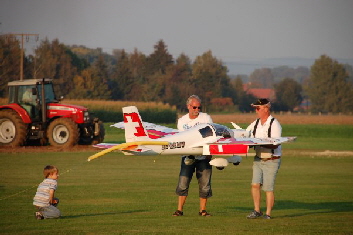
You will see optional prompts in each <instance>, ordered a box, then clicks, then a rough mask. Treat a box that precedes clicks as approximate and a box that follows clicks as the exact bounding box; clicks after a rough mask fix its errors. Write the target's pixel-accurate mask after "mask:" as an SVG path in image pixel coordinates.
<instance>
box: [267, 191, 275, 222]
mask: <svg viewBox="0 0 353 235" xmlns="http://www.w3.org/2000/svg"><path fill="white" fill-rule="evenodd" d="M274 204H275V194H274V193H273V191H269V192H266V206H267V209H266V215H269V216H271V211H272V208H273V205H274Z"/></svg>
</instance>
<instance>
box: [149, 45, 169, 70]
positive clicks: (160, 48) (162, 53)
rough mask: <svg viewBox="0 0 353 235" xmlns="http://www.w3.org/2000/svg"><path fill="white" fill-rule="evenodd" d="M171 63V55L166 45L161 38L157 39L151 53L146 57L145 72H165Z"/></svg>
mask: <svg viewBox="0 0 353 235" xmlns="http://www.w3.org/2000/svg"><path fill="white" fill-rule="evenodd" d="M173 63H174V62H173V56H172V55H170V54H169V52H168V48H167V45H166V44H165V43H164V41H163V40H159V41H158V42H157V44H156V45H154V51H153V53H152V54H151V55H149V56H148V57H147V69H148V70H147V72H148V74H154V73H160V74H165V72H166V70H167V67H168V66H169V65H172V64H173Z"/></svg>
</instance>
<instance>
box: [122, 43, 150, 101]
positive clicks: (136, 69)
mask: <svg viewBox="0 0 353 235" xmlns="http://www.w3.org/2000/svg"><path fill="white" fill-rule="evenodd" d="M146 61H147V59H146V56H145V55H144V54H142V53H141V52H139V51H138V50H137V49H135V50H134V52H133V53H132V54H131V55H130V57H129V64H130V71H131V73H132V79H133V81H134V83H133V86H132V88H131V91H130V92H129V93H126V94H125V97H124V99H125V100H134V101H146V100H145V99H144V93H145V92H146V91H145V92H143V91H144V88H143V86H144V84H145V83H146V82H147V75H146V70H147V68H146V66H147V65H146V63H147V62H146Z"/></svg>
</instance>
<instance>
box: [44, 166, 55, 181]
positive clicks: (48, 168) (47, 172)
mask: <svg viewBox="0 0 353 235" xmlns="http://www.w3.org/2000/svg"><path fill="white" fill-rule="evenodd" d="M54 172H59V169H58V168H56V167H55V166H51V165H48V166H46V167H44V170H43V174H44V177H45V178H48V176H49V175H51V174H53V173H54Z"/></svg>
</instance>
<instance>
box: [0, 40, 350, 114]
mask: <svg viewBox="0 0 353 235" xmlns="http://www.w3.org/2000/svg"><path fill="white" fill-rule="evenodd" d="M20 55H21V50H20V43H19V41H18V40H17V39H16V38H13V39H12V40H6V39H5V38H4V37H0V97H6V96H7V83H8V82H9V81H14V80H19V77H20V76H19V73H20V72H19V66H20ZM43 77H48V78H52V79H53V81H54V84H55V91H56V94H57V95H58V96H64V97H66V98H75V99H100V100H126V101H146V102H150V101H152V102H163V103H169V104H171V105H175V106H176V107H177V108H178V109H179V110H182V109H185V100H186V98H187V97H188V96H190V95H191V94H197V95H199V96H200V97H201V99H202V101H203V108H204V111H208V112H211V111H228V112H234V111H250V110H251V107H250V105H249V104H250V103H252V102H254V100H255V99H256V98H255V97H253V96H252V95H251V94H248V93H247V92H246V90H244V82H246V83H247V85H248V87H249V88H273V89H274V90H275V94H276V101H275V102H274V105H273V106H274V109H275V110H276V111H293V110H294V108H295V107H297V106H298V105H299V104H300V103H301V102H302V100H303V99H304V98H307V99H309V100H310V102H311V111H314V112H315V111H320V112H350V111H351V110H352V108H353V99H352V98H351V97H353V79H352V67H351V66H349V65H342V64H339V63H338V62H337V61H335V60H333V59H331V58H330V57H328V56H326V55H322V56H321V57H320V58H318V59H317V60H316V61H315V63H314V64H313V65H312V67H311V69H310V70H309V69H308V68H306V67H299V68H297V69H292V68H288V67H286V66H281V67H277V68H274V69H268V68H262V69H257V70H255V71H254V72H253V73H252V74H251V75H250V76H249V78H246V79H244V76H241V75H238V76H236V77H233V76H231V75H229V74H228V69H227V67H226V66H225V65H224V63H223V62H222V61H221V60H219V59H217V58H216V57H215V56H214V55H213V54H212V51H211V50H209V51H206V52H204V53H203V54H202V55H200V56H197V57H196V58H195V59H194V60H193V61H192V60H191V59H190V58H189V57H188V56H187V55H186V54H184V53H182V54H180V55H179V56H178V57H177V58H173V56H172V55H171V54H170V53H169V52H168V48H167V45H166V44H165V42H164V41H163V40H159V41H158V42H157V43H156V44H155V45H154V51H153V52H152V53H151V54H149V55H145V54H143V53H142V52H140V51H139V50H138V49H135V50H134V51H133V52H132V53H127V52H126V51H125V50H124V49H115V50H113V52H112V54H108V53H104V52H103V51H102V49H100V48H96V49H90V48H86V47H84V46H76V45H71V46H70V45H65V44H63V43H60V42H59V40H58V39H54V40H53V41H49V40H48V39H47V38H46V39H44V40H42V41H41V42H40V45H39V46H38V47H37V48H36V49H35V50H34V53H33V54H30V55H25V56H24V78H25V79H26V78H43Z"/></svg>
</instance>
